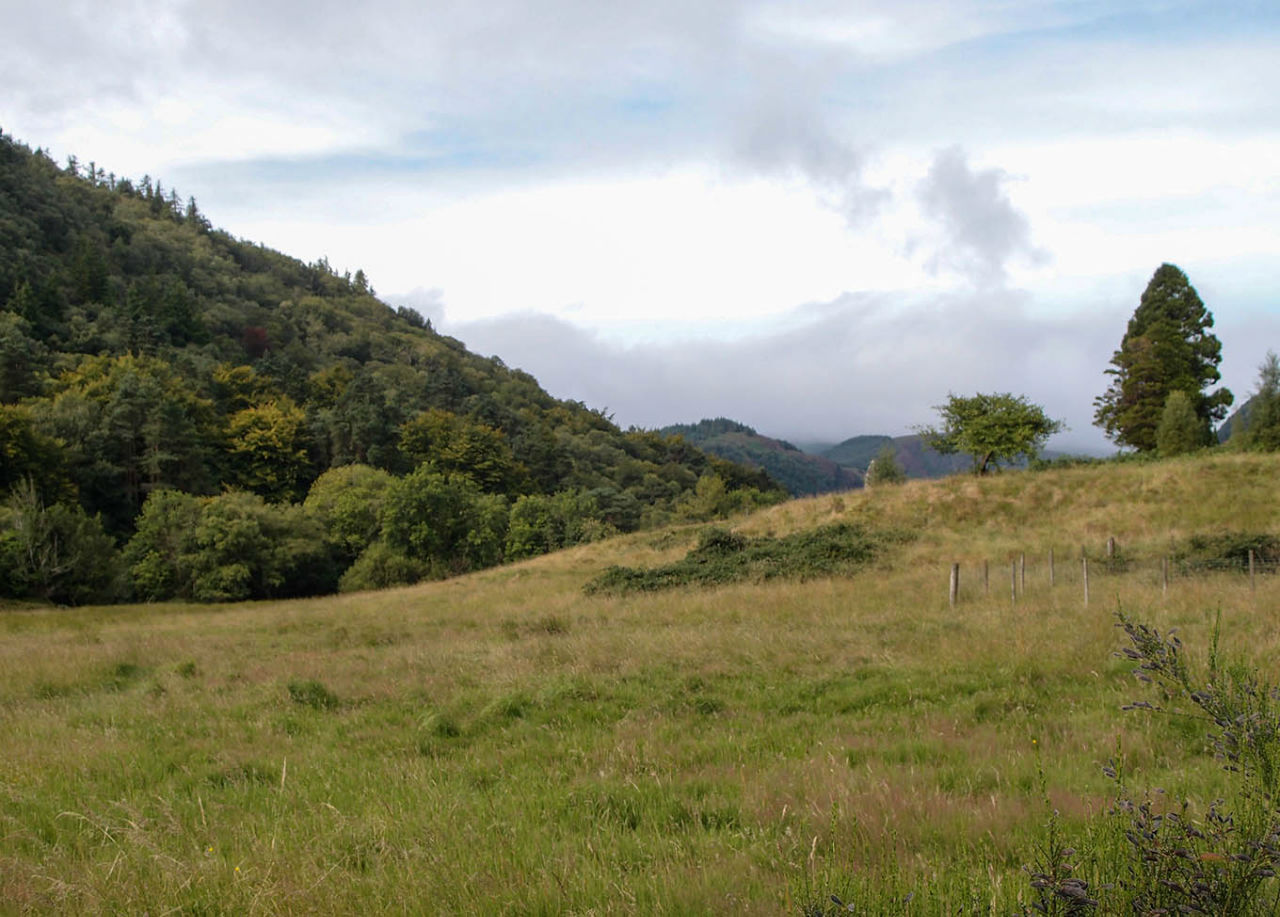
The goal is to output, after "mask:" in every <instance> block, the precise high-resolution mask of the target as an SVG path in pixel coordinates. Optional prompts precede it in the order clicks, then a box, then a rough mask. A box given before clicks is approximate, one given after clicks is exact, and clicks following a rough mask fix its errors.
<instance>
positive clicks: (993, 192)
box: [917, 146, 1047, 286]
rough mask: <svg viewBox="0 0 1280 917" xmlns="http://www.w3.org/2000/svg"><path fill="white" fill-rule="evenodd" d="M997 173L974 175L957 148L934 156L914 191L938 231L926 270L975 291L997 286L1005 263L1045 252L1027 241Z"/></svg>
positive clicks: (1040, 257)
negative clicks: (960, 280)
mask: <svg viewBox="0 0 1280 917" xmlns="http://www.w3.org/2000/svg"><path fill="white" fill-rule="evenodd" d="M1006 181H1008V175H1007V174H1006V173H1005V172H1004V171H1002V170H1000V169H984V170H982V171H980V172H975V171H973V170H972V169H970V168H969V163H968V159H967V157H966V156H965V153H964V150H962V149H961V148H960V147H958V146H952V147H948V148H947V149H945V150H942V151H941V152H939V153H938V154H937V155H936V156H935V157H934V160H933V165H932V166H931V167H930V169H929V174H928V175H927V176H926V177H925V178H924V180H923V181H922V182H921V183H920V185H919V187H918V189H917V191H918V195H919V198H920V203H921V206H922V207H923V209H924V213H925V215H926V216H928V217H930V218H932V219H933V220H934V221H935V223H936V224H937V226H938V228H939V230H940V231H941V241H940V243H939V244H938V248H937V250H936V251H935V252H934V253H933V254H932V255H931V256H930V257H929V259H928V261H927V267H928V268H929V269H930V270H932V271H935V272H936V271H939V270H953V271H956V272H958V273H960V274H961V275H963V276H964V277H966V278H968V279H969V280H970V282H972V283H973V284H975V285H977V286H991V285H996V284H1001V283H1003V282H1004V279H1005V270H1006V267H1007V266H1008V263H1009V262H1010V261H1012V260H1013V259H1015V258H1024V259H1027V260H1028V261H1030V262H1032V263H1039V262H1042V261H1044V260H1045V259H1046V258H1047V255H1046V253H1044V252H1043V251H1041V250H1040V249H1038V248H1036V246H1035V245H1034V244H1033V243H1032V241H1031V225H1030V223H1029V222H1028V221H1027V218H1026V216H1025V215H1023V214H1022V213H1021V212H1020V211H1018V210H1017V209H1015V208H1014V206H1013V204H1012V203H1011V202H1010V200H1009V198H1008V197H1007V196H1006V194H1005V193H1004V187H1003V186H1004V183H1005V182H1006Z"/></svg>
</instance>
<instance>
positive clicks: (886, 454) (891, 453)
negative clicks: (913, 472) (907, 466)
mask: <svg viewBox="0 0 1280 917" xmlns="http://www.w3.org/2000/svg"><path fill="white" fill-rule="evenodd" d="M906 479H907V473H906V472H905V471H903V470H902V465H900V464H899V463H898V449H897V447H896V446H894V444H893V443H891V442H888V443H885V444H884V445H883V446H881V447H880V451H879V452H877V453H876V457H875V458H873V459H872V460H871V463H870V464H869V465H867V477H866V484H867V486H868V487H879V486H880V485H881V484H901V483H902V482H903V481H905V480H906Z"/></svg>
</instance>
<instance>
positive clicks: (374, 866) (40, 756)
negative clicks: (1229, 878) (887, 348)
mask: <svg viewBox="0 0 1280 917" xmlns="http://www.w3.org/2000/svg"><path fill="white" fill-rule="evenodd" d="M1277 505H1280V464H1278V463H1277V462H1276V460H1275V459H1271V458H1266V457H1256V456H1223V457H1214V458H1211V459H1200V460H1185V461H1175V462H1169V463H1161V464H1152V465H1129V466H1115V467H1107V468H1082V469H1068V470H1063V471H1055V472H1046V473H1041V474H1007V475H1003V476H999V477H996V478H993V479H990V480H982V481H979V480H975V479H972V478H967V477H959V478H953V479H950V480H946V481H942V482H936V483H910V484H907V485H905V486H903V487H899V488H885V489H883V490H879V491H875V492H871V493H865V494H852V495H844V496H842V497H840V498H838V499H837V498H831V497H825V498H815V499H812V500H805V501H796V502H793V503H789V504H785V505H782V506H778V507H774V508H772V509H770V510H768V511H766V512H763V513H760V514H758V515H756V516H753V517H750V518H747V519H743V520H739V521H738V522H737V527H738V528H739V529H740V530H742V531H743V532H746V533H749V534H765V533H772V534H775V535H784V534H788V533H790V532H793V531H798V530H801V529H805V528H808V527H812V526H816V525H820V524H824V523H828V522H832V521H837V520H847V521H857V522H862V523H865V524H868V525H872V526H884V527H894V528H908V529H913V530H915V531H917V532H918V533H919V537H918V538H917V539H916V540H915V541H913V542H910V543H908V544H906V545H904V546H902V547H901V548H900V549H899V550H898V551H897V553H895V554H894V555H893V556H892V557H887V558H885V559H883V560H882V561H880V562H878V563H877V564H876V565H875V566H874V567H873V568H872V569H869V570H868V571H866V572H864V573H861V574H859V575H857V576H855V577H852V578H849V579H835V580H826V581H817V582H809V583H803V584H796V583H779V582H771V583H767V584H763V585H752V584H745V585H737V586H731V587H725V588H720V589H716V590H711V591H705V592H699V591H675V592H669V593H664V594H657V595H641V596H635V597H628V598H625V599H622V598H587V597H585V596H584V595H583V593H582V586H583V584H584V583H586V582H587V581H588V580H589V579H591V578H592V577H593V576H595V575H596V574H598V573H599V572H600V570H602V569H603V568H604V567H606V566H608V565H609V564H614V563H620V564H627V565H640V566H644V565H654V564H659V563H666V562H669V561H671V560H674V559H676V558H678V557H680V556H682V555H683V553H684V551H685V550H687V549H688V547H690V546H691V545H692V544H693V543H694V542H695V541H696V538H697V532H698V527H687V528H683V529H676V530H671V531H666V532H659V533H646V534H641V535H633V536H628V537H626V538H620V539H616V540H614V541H611V542H607V543H603V544H597V545H590V546H584V547H581V548H577V549H574V550H571V551H566V552H564V553H561V554H557V555H554V556H550V557H545V558H540V559H538V560H535V561H530V562H526V563H523V564H518V565H513V566H511V567H507V568H502V569H498V570H493V571H488V572H486V573H482V574H478V575H474V576H470V577H466V578H463V579H459V580H454V581H450V582H445V583H437V584H431V585H426V586H421V587H415V588H411V589H400V590H393V591H389V592H384V593H376V594H363V595H349V596H337V597H332V598H327V599H323V600H315V601H305V602H281V603H264V604H255V605H240V606H223V607H203V606H183V605H168V606H140V607H128V608H103V609H80V610H75V611H65V610H35V611H31V610H15V611H9V612H6V613H4V614H0V634H2V635H3V637H2V639H0V735H3V736H4V741H3V743H2V745H0V902H2V903H0V910H4V911H12V912H25V911H40V912H48V911H52V912H67V913H95V912H96V913H101V912H107V911H126V912H139V911H142V910H149V911H164V910H169V909H176V910H185V911H188V912H192V913H196V912H210V913H212V912H224V911H235V912H248V913H253V912H266V913H292V912H298V913H347V912H351V911H355V910H366V911H376V912H384V911H388V912H393V913H394V912H413V913H418V912H422V911H441V912H461V913H470V912H493V911H508V910H513V911H518V912H548V913H550V912H556V913H562V912H575V913H584V914H586V913H614V912H624V913H649V912H665V913H687V912H707V911H712V912H718V911H723V910H726V909H733V910H738V911H743V912H747V913H774V912H777V911H779V910H784V909H786V908H788V907H793V908H794V907H798V906H799V905H800V904H801V903H803V900H807V899H806V896H809V897H813V896H815V895H816V896H817V898H818V899H822V898H824V896H825V895H826V894H828V893H831V892H838V891H839V892H840V893H842V894H848V891H847V890H848V889H849V888H850V887H856V889H855V890H857V889H860V891H859V894H862V895H863V897H864V899H866V900H879V901H880V902H881V903H880V907H881V909H882V912H884V911H891V910H892V906H891V902H892V901H894V900H900V897H901V895H900V894H899V893H903V894H905V893H906V892H907V891H910V890H921V889H924V888H926V887H927V888H930V889H933V891H932V892H931V893H930V894H931V895H932V897H928V896H922V897H918V898H917V899H916V904H915V905H913V906H914V907H915V908H916V910H915V911H913V913H931V912H937V913H946V912H959V908H960V907H961V903H963V904H964V906H965V907H968V908H969V910H967V911H966V912H967V913H973V912H975V910H976V911H982V912H986V911H990V912H991V913H1008V912H1009V911H1010V910H1012V909H1013V908H1014V907H1015V906H1016V905H1017V902H1018V900H1019V899H1020V897H1021V896H1024V895H1025V894H1026V891H1025V890H1026V882H1025V877H1024V876H1023V875H1022V874H1021V872H1020V868H1021V866H1022V865H1023V864H1024V863H1025V862H1026V861H1027V859H1028V856H1029V846H1030V843H1031V840H1032V839H1033V838H1034V837H1035V836H1036V833H1037V831H1038V828H1039V824H1040V823H1041V822H1042V821H1043V819H1044V817H1045V812H1046V810H1045V808H1044V803H1043V791H1042V788H1041V786H1040V778H1039V776H1038V774H1039V772H1041V771H1042V772H1043V773H1044V780H1045V784H1046V786H1047V787H1048V788H1049V789H1050V796H1051V798H1052V801H1053V805H1054V806H1056V807H1058V808H1059V809H1060V810H1061V811H1062V812H1063V815H1064V818H1066V819H1067V820H1068V821H1071V820H1074V819H1082V818H1085V817H1086V816H1087V815H1089V814H1090V813H1092V812H1096V811H1098V810H1099V808H1100V807H1102V806H1103V805H1105V800H1106V797H1107V793H1108V792H1109V787H1108V784H1107V781H1105V780H1104V779H1103V778H1102V777H1101V776H1100V774H1099V766H1100V764H1101V763H1102V762H1103V761H1105V759H1106V758H1107V757H1108V756H1109V755H1110V754H1111V753H1112V752H1113V751H1114V749H1115V747H1116V744H1117V742H1118V741H1119V742H1121V743H1122V744H1123V747H1124V749H1125V750H1126V752H1127V754H1128V755H1129V757H1130V761H1131V763H1132V765H1133V766H1134V767H1135V768H1137V770H1138V772H1139V773H1140V774H1141V775H1142V776H1143V777H1144V778H1146V779H1149V780H1150V781H1152V782H1155V783H1160V784H1163V785H1168V786H1170V787H1181V788H1184V789H1185V791H1186V792H1189V793H1191V794H1193V795H1199V796H1206V795H1208V794H1211V793H1213V792H1214V791H1215V788H1216V787H1218V785H1219V775H1218V774H1217V772H1216V770H1215V769H1214V767H1213V765H1212V762H1208V763H1206V762H1204V761H1203V760H1202V758H1201V757H1200V756H1199V754H1198V752H1199V748H1198V745H1197V741H1198V740H1197V737H1196V736H1195V734H1194V733H1192V732H1189V731H1188V730H1187V729H1185V728H1182V727H1179V726H1178V725H1177V724H1173V723H1169V722H1167V721H1154V720H1150V719H1143V718H1141V717H1138V716H1135V715H1131V714H1130V715H1126V714H1120V713H1118V712H1117V710H1118V707H1119V705H1120V704H1121V703H1122V702H1124V701H1126V700H1129V699H1131V698H1133V697H1134V696H1136V695H1137V693H1138V689H1137V688H1136V687H1135V686H1134V685H1133V683H1132V681H1131V679H1130V678H1129V676H1128V670H1127V666H1125V665H1123V664H1122V663H1121V662H1120V661H1119V660H1117V659H1115V658H1114V657H1113V656H1112V651H1113V650H1114V649H1115V648H1116V646H1117V645H1118V637H1117V634H1116V632H1115V628H1114V626H1113V625H1114V621H1113V618H1112V612H1113V611H1114V610H1115V608H1117V607H1118V606H1120V607H1124V608H1126V609H1128V610H1130V611H1132V612H1133V613H1134V614H1136V615H1138V616H1140V617H1142V618H1144V619H1147V620H1151V621H1153V622H1155V623H1158V624H1161V625H1162V626H1174V625H1176V626H1179V627H1181V628H1182V631H1183V634H1184V638H1185V639H1186V640H1187V642H1188V644H1189V645H1196V644H1197V643H1198V642H1202V638H1205V636H1206V635H1207V633H1208V632H1209V630H1210V628H1211V626H1212V621H1213V618H1214V616H1215V614H1216V613H1217V611H1218V610H1219V609H1221V611H1222V614H1223V619H1224V641H1223V642H1224V647H1225V649H1226V650H1227V651H1228V652H1236V653H1238V654H1240V655H1242V656H1244V657H1246V658H1248V659H1250V660H1253V661H1255V662H1256V663H1259V664H1262V665H1265V666H1273V663H1272V660H1274V659H1275V658H1276V651H1277V648H1278V647H1277V640H1278V639H1280V638H1278V637H1277V633H1278V630H1277V628H1276V627H1275V626H1274V625H1275V623H1276V622H1275V620H1274V619H1275V617H1276V609H1277V608H1280V603H1278V602H1277V598H1280V582H1277V578H1275V577H1263V578H1260V580H1259V582H1258V584H1257V589H1256V592H1255V591H1251V590H1250V589H1249V586H1248V583H1247V581H1246V580H1245V579H1244V578H1243V577H1240V576H1238V575H1236V576H1232V575H1229V574H1220V575H1215V576H1211V577H1206V578H1199V579H1179V580H1176V581H1175V582H1174V584H1173V588H1172V589H1171V590H1170V592H1169V594H1168V595H1165V594H1163V593H1162V591H1161V589H1160V584H1159V580H1158V577H1157V576H1156V575H1155V574H1154V573H1153V570H1154V569H1156V568H1155V567H1152V566H1151V564H1150V563H1148V561H1151V562H1154V561H1155V560H1157V559H1158V558H1159V556H1161V554H1162V552H1163V551H1165V550H1166V549H1167V545H1168V543H1169V539H1170V538H1181V537H1185V536H1186V535H1188V534H1191V533H1199V532H1210V531H1219V530H1226V529H1244V530H1248V529H1252V530H1259V531H1273V532H1274V531H1276V530H1277V529H1276V526H1277V522H1276V519H1277V516H1276V513H1275V508H1276V507H1277ZM1111 535H1114V536H1115V537H1116V538H1117V539H1118V540H1119V541H1120V543H1121V545H1122V547H1123V549H1124V551H1125V554H1126V556H1127V557H1129V558H1130V559H1131V560H1132V561H1133V565H1132V566H1131V568H1130V571H1129V572H1125V573H1119V574H1103V573H1102V572H1101V571H1099V572H1098V573H1096V574H1095V581H1094V584H1093V592H1092V596H1091V603H1090V605H1089V607H1088V608H1085V607H1084V604H1083V601H1082V591H1081V589H1080V583H1079V572H1078V570H1077V569H1076V565H1077V563H1078V562H1077V561H1075V560H1074V558H1076V557H1078V552H1079V550H1080V546H1081V545H1087V546H1088V547H1089V549H1090V551H1091V552H1098V551H1100V550H1101V545H1102V542H1103V541H1104V540H1105V538H1106V537H1108V536H1111ZM1049 547H1054V548H1055V551H1057V552H1058V557H1059V559H1060V560H1059V569H1058V571H1057V573H1058V585H1057V587H1056V588H1054V589H1052V590H1050V589H1049V586H1048V578H1047V570H1046V568H1045V556H1046V554H1047V550H1048V548H1049ZM1022 552H1026V553H1027V554H1028V572H1027V578H1028V583H1027V588H1026V591H1025V593H1023V594H1021V595H1020V596H1019V599H1018V601H1017V603H1016V604H1014V603H1013V602H1011V600H1010V597H1009V591H1008V567H1007V564H1008V562H1009V560H1010V558H1012V557H1016V556H1017V555H1018V554H1019V553H1022ZM1068 557H1070V558H1072V561H1071V562H1070V563H1068V562H1067V560H1066V558H1068ZM983 560H987V561H988V562H989V564H990V569H991V590H990V594H987V593H986V592H984V591H983V590H982V588H981V583H980V576H979V574H978V572H977V571H978V570H980V564H981V562H982V561H983ZM952 562H960V563H962V564H963V565H964V567H963V571H964V572H963V577H964V580H963V588H962V593H961V601H960V603H959V606H958V607H957V608H955V609H951V608H950V607H948V603H947V573H948V569H949V565H950V564H951V563H952ZM310 682H315V683H318V684H319V685H320V686H321V687H322V688H323V690H324V691H326V692H328V693H329V694H330V695H331V696H332V697H333V698H335V699H336V706H335V707H333V708H327V707H325V706H324V705H323V704H321V703H315V704H312V703H309V702H308V701H307V700H306V698H307V697H308V696H309V695H307V694H306V691H305V690H303V687H305V685H306V684H308V683H310ZM291 686H293V690H291ZM859 883H860V884H859ZM840 889H845V891H840ZM876 889H879V890H880V891H876ZM877 894H879V895H881V896H882V897H881V898H879V899H874V898H872V897H871V896H873V895H877ZM895 895H898V896H899V897H898V898H895V897H894V896H895ZM815 900H816V899H815ZM930 902H931V903H930Z"/></svg>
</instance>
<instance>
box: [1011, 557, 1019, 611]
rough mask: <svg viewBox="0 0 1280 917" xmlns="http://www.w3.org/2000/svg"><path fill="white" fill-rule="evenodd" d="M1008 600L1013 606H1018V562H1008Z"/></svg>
mask: <svg viewBox="0 0 1280 917" xmlns="http://www.w3.org/2000/svg"><path fill="white" fill-rule="evenodd" d="M1009 598H1010V600H1011V601H1012V602H1013V604H1015V605H1017V604H1018V562H1017V561H1016V560H1011V561H1009Z"/></svg>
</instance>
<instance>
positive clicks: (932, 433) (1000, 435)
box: [921, 393, 1063, 474]
mask: <svg viewBox="0 0 1280 917" xmlns="http://www.w3.org/2000/svg"><path fill="white" fill-rule="evenodd" d="M937 411H938V412H939V414H941V415H942V429H941V430H938V429H935V428H933V427H928V428H925V429H924V430H922V431H921V436H922V437H923V438H924V439H925V441H926V442H927V443H928V444H929V445H930V446H931V447H932V448H933V449H935V450H936V451H938V452H941V453H943V454H944V455H947V454H952V453H956V452H963V453H966V454H968V455H970V456H972V457H973V470H974V472H975V473H976V474H986V473H987V471H988V470H989V469H990V468H991V466H992V464H993V463H995V464H999V463H1002V462H1013V461H1016V460H1018V459H1019V458H1022V459H1026V460H1027V461H1031V460H1033V459H1034V458H1035V457H1036V455H1037V454H1038V453H1039V452H1040V450H1041V449H1042V448H1043V447H1044V443H1045V440H1047V439H1048V438H1049V437H1050V436H1052V435H1053V434H1054V433H1057V432H1059V431H1060V430H1062V429H1063V424H1062V422H1061V421H1058V420H1050V419H1049V417H1048V415H1046V414H1045V412H1044V409H1043V408H1041V407H1040V406H1039V405H1034V404H1031V403H1030V402H1029V401H1027V399H1026V396H1024V395H1016V396H1015V395H1011V394H1008V393H996V394H991V395H984V394H977V395H974V396H973V397H971V398H962V397H960V396H958V395H950V396H948V398H947V403H946V404H940V405H938V406H937Z"/></svg>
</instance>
